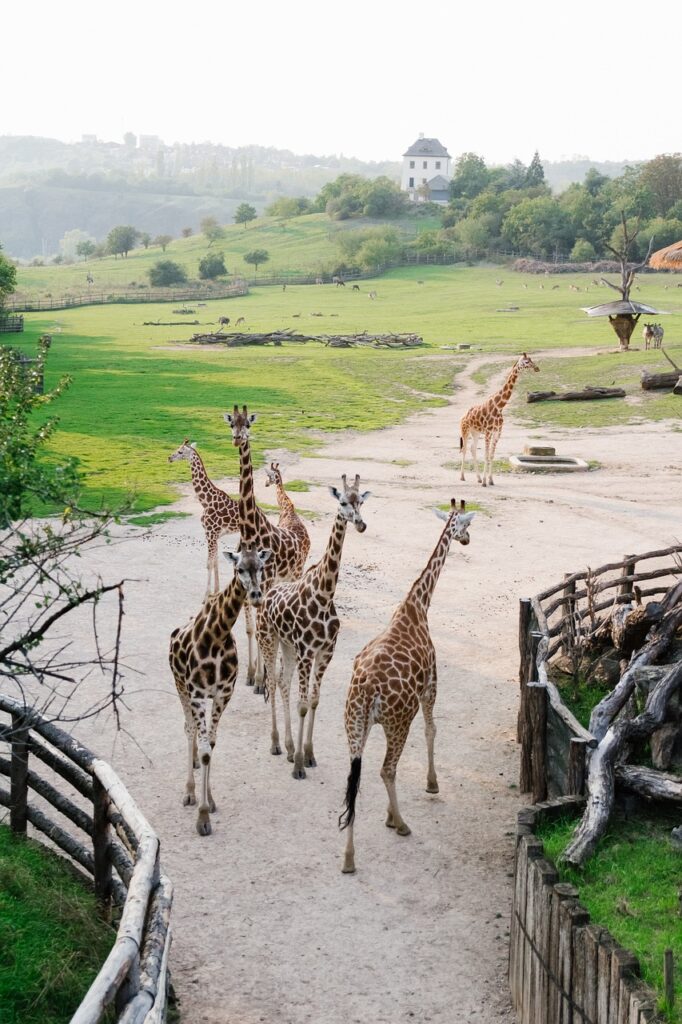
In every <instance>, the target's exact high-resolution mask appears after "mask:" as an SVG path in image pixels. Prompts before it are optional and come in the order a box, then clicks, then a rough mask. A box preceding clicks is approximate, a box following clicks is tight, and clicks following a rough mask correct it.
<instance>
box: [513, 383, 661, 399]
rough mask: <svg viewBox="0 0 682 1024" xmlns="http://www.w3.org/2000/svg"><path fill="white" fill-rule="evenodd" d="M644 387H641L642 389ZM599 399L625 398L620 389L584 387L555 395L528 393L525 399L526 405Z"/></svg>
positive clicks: (542, 392) (543, 392)
mask: <svg viewBox="0 0 682 1024" xmlns="http://www.w3.org/2000/svg"><path fill="white" fill-rule="evenodd" d="M643 386H644V385H642V387H643ZM599 398H625V392H624V391H623V389H622V388H591V387H586V388H584V389H583V390H582V391H563V392H562V393H561V394H557V392H556V391H529V392H528V395H527V397H526V401H527V402H528V403H532V402H589V401H593V400H595V399H599Z"/></svg>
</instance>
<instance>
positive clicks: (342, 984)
mask: <svg viewBox="0 0 682 1024" xmlns="http://www.w3.org/2000/svg"><path fill="white" fill-rule="evenodd" d="M552 355H556V353H554V352H553V353H552ZM534 358H535V357H534ZM537 359H538V361H540V359H541V356H540V355H538V356H537ZM488 361H494V362H502V361H503V360H501V359H500V357H499V356H495V357H478V358H474V359H472V360H471V362H470V363H469V365H468V369H467V371H466V372H465V373H464V374H462V375H461V377H460V380H459V383H460V385H461V387H460V389H459V390H458V391H457V393H456V395H455V396H454V398H453V400H452V401H451V403H450V405H449V406H448V407H447V408H441V409H437V410H434V411H429V412H425V413H422V414H420V415H419V416H415V417H413V418H412V419H411V420H409V421H408V422H407V423H405V424H403V425H402V426H398V427H394V428H391V429H387V430H383V431H378V432H375V433H373V434H368V435H355V434H351V433H349V434H348V435H347V436H340V437H336V438H335V439H334V440H333V442H332V443H330V444H329V445H327V446H326V447H324V448H323V449H322V450H321V452H320V457H319V458H307V459H300V460H297V459H295V458H293V457H291V456H290V455H287V456H286V458H285V455H284V453H280V454H281V456H282V463H283V465H284V467H285V475H286V476H287V477H289V478H292V477H297V478H302V479H305V480H308V481H310V482H311V484H312V485H313V487H312V489H311V491H310V492H309V493H304V494H300V495H298V498H299V499H300V504H301V506H303V507H305V508H309V509H312V510H314V511H316V512H318V513H319V518H318V519H317V520H316V521H315V522H313V523H312V524H311V534H312V539H313V547H312V555H313V556H315V557H317V555H318V553H319V552H320V551H321V550H322V548H323V546H324V544H325V543H326V539H327V535H328V531H329V528H330V525H331V521H332V514H333V508H334V506H333V502H332V499H331V498H330V497H329V495H328V494H327V490H326V485H327V484H329V483H337V482H338V479H339V477H340V474H341V473H342V472H349V473H354V472H356V471H358V472H360V474H361V477H362V483H363V486H364V487H368V488H370V489H371V490H372V492H373V493H372V497H371V498H370V499H369V500H368V502H367V504H366V505H365V512H366V519H367V523H368V529H367V531H366V533H365V534H363V535H358V534H356V533H355V532H354V531H349V535H348V538H347V540H346V548H345V552H344V565H343V568H342V573H341V578H340V582H339V587H338V592H337V597H338V607H339V610H340V614H341V618H342V632H341V637H340V640H339V644H338V647H337V652H336V656H335V659H334V661H333V663H332V665H331V667H330V669H329V671H328V673H327V676H326V678H325V681H324V685H323V690H322V700H321V704H320V711H319V712H318V721H317V723H316V754H317V757H318V762H319V767H318V768H317V769H314V770H311V771H310V772H309V777H308V779H307V780H306V781H305V782H295V781H294V780H293V779H292V777H291V774H290V765H289V764H288V763H287V762H286V760H284V759H282V758H275V757H272V756H271V755H270V754H269V710H268V709H267V708H266V706H265V705H264V704H263V702H262V700H261V699H259V698H257V697H255V696H254V695H253V693H252V692H251V691H250V690H248V689H247V688H246V687H245V686H244V685H243V673H242V681H240V683H239V685H238V689H237V691H236V693H235V697H234V699H233V702H232V704H231V706H230V707H229V708H228V710H227V712H226V714H225V716H224V718H223V722H222V726H221V732H220V735H219V740H218V746H217V748H216V757H215V762H214V768H213V770H212V772H213V774H212V782H213V791H214V794H215V797H216V800H217V802H218V807H219V809H218V812H217V814H216V815H215V816H214V819H213V823H214V834H213V836H212V837H210V838H208V839H200V838H199V837H198V836H197V834H196V832H195V831H194V811H193V810H192V809H187V808H183V807H182V806H181V796H182V791H183V774H184V767H185V741H184V735H183V729H182V716H181V713H180V706H179V702H178V700H177V696H176V694H175V692H174V688H173V684H172V681H171V678H170V674H169V672H168V669H167V661H166V651H167V643H168V635H169V633H170V631H171V629H172V628H174V627H175V626H176V625H180V624H182V623H183V622H184V621H186V619H187V618H188V616H190V615H191V614H193V613H194V612H195V611H196V608H197V606H198V602H199V601H200V599H201V596H202V593H203V586H204V579H205V570H204V563H205V548H204V541H203V536H202V534H201V529H200V526H199V523H198V520H197V519H196V517H195V518H192V519H186V520H179V521H173V522H170V523H168V524H165V525H164V526H163V527H160V528H158V529H157V531H156V532H155V533H154V534H153V536H149V535H148V534H147V533H144V534H143V532H142V531H132V530H129V531H127V533H128V534H129V535H130V534H133V537H132V539H130V540H129V541H127V542H126V543H123V544H121V545H116V546H114V547H112V548H110V549H107V550H105V551H102V552H101V565H102V568H103V569H104V570H105V571H106V573H107V576H109V577H111V576H112V575H113V574H115V573H116V572H118V573H120V574H124V575H126V576H129V577H131V576H132V577H135V578H136V580H138V581H139V582H137V583H131V584H129V585H128V587H127V598H126V611H127V615H126V622H125V626H126V631H125V648H126V660H127V661H128V663H132V664H134V665H135V666H136V667H137V668H139V669H140V671H141V672H142V673H144V674H143V675H142V676H139V677H129V679H128V691H129V692H128V697H127V702H128V706H129V709H130V713H129V714H128V715H127V716H126V719H125V725H126V728H127V730H128V734H126V735H120V734H119V735H118V737H116V736H114V734H113V730H111V729H110V728H109V726H108V725H107V724H106V723H102V722H98V723H90V724H88V723H84V724H82V725H81V726H80V727H79V730H78V732H79V735H81V736H82V737H83V739H85V740H86V741H87V742H89V743H91V744H92V745H93V746H94V747H95V748H96V749H97V750H98V752H99V753H100V754H102V755H103V756H105V757H108V758H110V759H111V760H112V761H113V763H114V765H115V766H116V768H117V770H118V771H119V772H120V773H121V775H122V776H123V778H124V779H125V781H126V783H127V784H128V786H129V787H130V789H131V791H132V793H133V794H134V796H135V797H136V798H137V800H138V801H139V803H140V805H141V806H142V807H143V809H144V810H145V813H147V815H148V816H149V818H150V820H151V822H152V824H153V825H154V827H155V828H156V829H157V830H158V832H159V834H160V836H161V841H162V848H163V857H164V863H165V866H166V870H167V871H168V873H169V874H170V875H171V877H172V879H173V881H174V883H175V888H176V896H175V911H174V922H175V923H174V934H175V938H174V945H173V953H172V967H173V972H174V973H173V977H174V983H175V986H176V990H177V992H178V994H179V996H180V999H181V1009H182V1019H183V1021H185V1022H187V1024H197V1022H210V1024H219V1022H220V1024H224V1022H226V1021H235V1022H239V1024H256V1022H265V1024H294V1022H296V1024H308V1022H311V1024H312V1022H315V1024H342V1022H357V1024H383V1022H386V1024H397V1022H403V1021H404V1022H410V1021H434V1022H439V1024H453V1022H459V1021H467V1022H473V1021H481V1022H491V1021H494V1020H498V1019H503V1018H505V1017H506V1016H507V1015H510V1013H511V1011H510V1008H509V1001H508V997H507V989H506V978H505V969H506V957H507V944H506V934H507V928H508V914H509V896H510V872H511V870H512V838H511V836H512V831H513V828H514V815H515V811H516V808H517V806H518V798H519V795H518V790H517V789H516V788H513V787H514V786H515V783H516V782H517V750H516V744H515V712H516V702H517V682H516V678H515V677H516V671H517V646H516V644H517V638H516V626H517V602H518V598H519V597H520V596H527V595H530V594H531V593H533V592H535V591H536V590H538V589H540V588H541V587H542V586H544V585H546V584H548V583H550V582H552V581H553V580H555V579H557V578H558V577H560V575H561V574H562V573H563V572H566V571H569V570H573V569H576V568H578V567H580V566H584V565H586V564H591V565H597V564H600V563H602V562H605V561H607V560H609V559H610V558H615V557H619V556H622V555H623V554H624V553H625V552H626V551H643V550H646V549H648V548H651V547H653V546H663V545H666V544H669V543H671V542H673V541H674V540H675V539H679V538H680V536H681V534H682V530H681V528H680V518H679V509H680V507H682V487H681V486H680V469H681V468H682V465H681V462H682V444H680V435H679V433H675V432H673V431H671V430H670V424H652V425H645V426H638V427H633V428H627V429H622V428H617V429H613V430H609V429H606V430H604V429H600V430H581V431H579V432H573V433H572V434H569V433H568V432H566V431H561V430H552V431H546V432H544V434H543V435H542V436H543V439H544V440H547V441H550V442H551V443H553V444H555V445H556V446H557V448H558V449H559V451H560V452H561V453H562V454H571V455H578V456H581V457H583V458H585V459H596V460H598V461H599V462H600V463H601V464H602V466H603V468H602V469H601V470H600V471H598V472H593V473H589V474H588V473H585V474H576V475H568V476H552V477H530V476H507V475H503V476H500V477H498V479H497V482H496V486H495V487H494V488H490V489H488V490H483V489H482V488H480V487H478V486H477V485H476V484H475V483H472V481H471V479H469V480H468V481H467V483H466V484H464V485H462V484H460V483H459V479H458V476H459V474H458V473H455V472H453V470H452V468H446V465H445V464H446V463H452V461H453V460H455V459H456V458H457V455H458V453H457V451H456V448H457V444H458V436H459V418H460V416H461V414H462V412H463V411H464V410H465V409H466V408H467V407H468V406H469V405H470V404H472V402H473V401H475V400H477V399H478V398H479V397H480V396H479V394H478V392H477V389H476V388H475V387H474V386H473V385H472V383H471V374H472V373H473V372H475V370H476V369H477V368H478V367H479V366H481V365H483V364H484V363H485V362H488ZM255 430H257V424H256V426H255V427H254V431H255ZM534 436H536V437H537V436H539V435H538V433H537V431H534ZM528 437H529V435H528V434H527V431H526V430H525V429H522V428H520V427H519V426H517V425H515V424H513V423H508V424H507V425H506V428H505V431H504V433H503V435H502V441H501V443H500V448H499V449H498V457H504V456H506V455H509V454H511V453H513V452H518V451H521V450H522V447H523V444H524V443H525V442H526V441H527V440H528ZM227 443H228V442H227V438H226V444H227ZM405 462H407V463H409V464H404V463H405ZM226 483H227V484H228V486H231V487H232V488H233V489H234V488H235V487H236V481H235V480H230V481H226ZM261 483H262V481H261ZM259 492H260V497H261V499H262V500H264V501H266V500H270V492H269V491H265V490H263V488H262V486H261V487H259ZM453 494H454V495H456V496H457V497H460V496H462V497H465V498H467V499H470V500H474V499H475V500H478V501H480V502H482V503H483V504H484V506H485V507H486V511H487V513H489V514H479V515H478V516H477V517H476V520H475V521H474V523H473V525H472V529H471V544H470V546H469V547H468V548H466V549H464V548H460V547H457V550H455V551H453V553H452V555H451V557H450V558H449V560H448V563H447V565H446V567H445V569H444V571H443V575H442V577H441V580H440V582H439V585H438V589H437V591H436V595H435V599H434V602H433V606H432V614H431V625H432V633H433V637H434V641H435V644H436V650H437V652H438V657H439V694H438V701H437V704H436V721H437V726H438V736H437V738H436V764H437V768H438V774H439V782H440V794H439V795H438V796H435V797H434V796H428V795H427V794H426V793H425V791H424V788H425V775H426V753H425V743H424V736H423V727H422V722H421V716H419V718H418V720H417V721H416V722H415V723H414V725H413V728H412V732H411V735H410V738H409V741H408V745H407V747H406V750H405V753H404V755H403V758H402V761H401V763H400V766H399V774H398V786H399V793H400V798H401V807H402V810H403V813H404V815H405V818H406V820H407V821H408V822H409V824H410V825H411V827H412V831H413V834H412V836H411V837H409V838H399V837H397V836H396V835H395V833H394V832H392V831H391V830H389V829H386V828H385V827H384V824H383V819H384V811H385V803H386V798H385V791H384V787H383V784H382V782H381V780H380V778H379V767H380V761H381V758H382V756H383V745H382V734H381V733H380V730H379V729H375V730H373V733H372V735H371V737H370V741H369V744H368V748H367V751H366V757H365V759H364V772H363V780H362V790H361V794H360V798H359V806H358V819H357V827H356V856H357V864H358V873H357V875H355V876H343V875H342V874H341V871H340V866H341V851H342V846H343V838H342V837H341V836H340V835H339V833H338V832H337V830H336V818H337V816H338V813H339V810H340V804H341V797H342V792H343V788H344V784H345V778H346V774H347V770H348V760H347V752H346V745H345V737H344V732H343V724H342V709H343V702H344V697H345V691H346V687H347V683H348V679H349V672H350V666H351V663H352V659H353V657H354V655H355V654H356V652H357V651H358V650H359V649H360V647H361V646H362V645H363V644H364V643H366V642H367V640H369V639H370V638H371V637H373V636H374V635H375V634H376V633H377V632H378V631H379V630H380V629H381V628H383V626H384V624H385V623H386V621H387V619H388V617H389V616H390V614H391V611H392V609H393V607H394V606H395V604H396V603H397V602H398V601H399V600H400V599H402V597H403V596H404V594H405V593H406V591H407V589H408V587H409V585H410V584H411V582H412V580H413V579H414V577H415V576H416V575H417V574H418V572H419V571H420V570H421V568H422V567H423V565H424V563H425V561H426V559H427V558H428V556H429V554H430V552H431V550H432V549H433V546H434V544H435V542H436V539H437V537H438V535H439V532H440V527H439V523H438V521H437V520H436V518H435V517H434V515H433V513H432V511H431V508H432V507H433V506H435V505H436V504H439V503H443V502H446V501H447V500H448V499H449V498H450V496H451V495H453ZM178 507H179V508H186V509H191V510H194V509H195V507H196V506H195V503H194V499H193V497H186V498H183V500H182V501H181V502H180V503H179V505H178ZM239 637H240V645H241V646H240V651H242V652H243V651H244V649H245V645H244V638H243V633H242V630H241V627H240V629H239ZM242 660H243V662H244V659H242Z"/></svg>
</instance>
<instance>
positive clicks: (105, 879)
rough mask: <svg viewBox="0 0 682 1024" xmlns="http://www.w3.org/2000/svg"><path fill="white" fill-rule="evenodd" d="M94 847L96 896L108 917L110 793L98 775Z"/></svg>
mask: <svg viewBox="0 0 682 1024" xmlns="http://www.w3.org/2000/svg"><path fill="white" fill-rule="evenodd" d="M92 782H93V793H92V806H93V827H92V847H93V852H94V862H95V896H96V897H97V902H98V903H99V905H100V910H101V911H102V913H103V914H104V915H105V917H107V918H108V916H109V914H110V911H111V895H112V890H111V881H112V878H111V859H110V857H109V844H110V838H109V832H110V825H109V794H108V792H107V790H106V788H105V787H104V786H103V785H102V783H101V782H100V780H99V778H98V777H97V775H93V778H92Z"/></svg>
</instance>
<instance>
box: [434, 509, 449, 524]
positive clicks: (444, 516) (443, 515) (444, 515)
mask: <svg viewBox="0 0 682 1024" xmlns="http://www.w3.org/2000/svg"><path fill="white" fill-rule="evenodd" d="M433 511H434V512H435V513H436V515H437V516H438V518H439V519H442V520H444V522H446V523H447V521H448V519H449V518H450V516H449V515H448V513H447V512H443V509H442V508H434V510H433Z"/></svg>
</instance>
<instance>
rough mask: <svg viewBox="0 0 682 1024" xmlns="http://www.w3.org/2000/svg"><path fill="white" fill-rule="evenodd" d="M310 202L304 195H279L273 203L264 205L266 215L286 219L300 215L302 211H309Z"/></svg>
mask: <svg viewBox="0 0 682 1024" xmlns="http://www.w3.org/2000/svg"><path fill="white" fill-rule="evenodd" d="M310 209H311V202H310V200H309V199H307V198H306V197H305V196H297V197H296V198H294V197H293V196H292V197H290V196H280V198H279V199H276V200H275V201H274V203H270V205H269V206H268V207H266V210H265V212H266V214H267V215H268V217H280V218H282V219H283V220H288V219H289V218H290V217H301V216H302V215H303V214H304V213H310Z"/></svg>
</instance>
